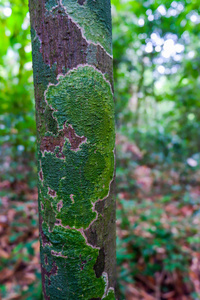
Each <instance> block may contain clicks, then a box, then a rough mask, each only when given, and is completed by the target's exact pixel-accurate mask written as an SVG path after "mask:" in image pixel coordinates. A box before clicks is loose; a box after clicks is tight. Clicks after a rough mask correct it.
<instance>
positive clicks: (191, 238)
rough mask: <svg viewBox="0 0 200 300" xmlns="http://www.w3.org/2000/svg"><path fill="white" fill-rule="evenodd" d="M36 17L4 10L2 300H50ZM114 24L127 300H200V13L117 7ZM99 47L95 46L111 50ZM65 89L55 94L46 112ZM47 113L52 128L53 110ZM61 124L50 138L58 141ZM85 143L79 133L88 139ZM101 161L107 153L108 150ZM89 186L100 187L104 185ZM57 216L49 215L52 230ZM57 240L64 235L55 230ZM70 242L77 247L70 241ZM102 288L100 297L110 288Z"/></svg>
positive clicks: (15, 0) (118, 1)
mask: <svg viewBox="0 0 200 300" xmlns="http://www.w3.org/2000/svg"><path fill="white" fill-rule="evenodd" d="M54 2H56V1H52V3H54ZM65 2H68V1H65ZM49 3H50V2H49ZM91 3H92V2H90V1H88V5H92V4H91ZM80 9H81V8H80ZM91 9H93V8H92V6H91ZM27 12H28V4H27V1H25V0H12V1H11V0H10V1H7V0H2V1H1V4H0V17H1V19H2V22H1V25H0V38H1V41H3V43H2V44H1V47H0V91H1V93H0V100H1V106H0V131H1V135H0V145H1V148H0V157H1V158H0V164H1V166H0V177H1V183H0V187H1V191H0V197H1V198H0V209H1V211H2V214H1V218H0V230H1V231H0V234H1V242H0V243H1V244H0V256H1V257H2V259H1V264H0V282H1V284H0V291H1V294H2V298H3V299H15V298H14V297H17V296H18V297H21V298H20V299H26V300H27V299H28V300H29V299H30V300H33V299H42V298H41V284H40V280H41V279H40V269H39V264H38V262H39V247H38V229H37V228H38V220H37V201H36V198H37V190H36V159H35V152H36V130H35V118H34V100H33V79H32V64H31V46H30V29H29V17H28V14H27ZM112 14H113V54H114V81H115V109H116V129H117V200H118V203H117V227H118V230H117V233H118V237H117V262H118V266H117V272H118V283H119V290H120V299H126V300H129V299H135V300H137V299H138V300H139V299H152V300H153V299H157V300H158V299H161V300H163V299H173V300H176V299H179V298H181V297H184V296H185V297H186V299H195V300H196V299H198V297H199V294H200V288H199V283H198V280H199V276H200V274H199V267H198V266H199V263H200V250H199V249H200V233H199V228H200V227H199V225H200V219H199V216H200V204H199V203H200V201H199V200H200V189H199V183H200V180H199V167H200V150H199V149H200V145H199V143H200V142H199V141H200V102H199V94H200V77H199V73H200V58H199V52H200V39H199V36H200V8H199V3H198V1H196V0H191V1H183V0H182V1H167V0H165V1H159V0H155V1H142V0H140V1H133V0H127V1H122V0H113V1H112ZM75 17H76V16H75V15H74V18H75ZM102 26H105V24H104V22H103V20H102ZM99 34H100V33H99ZM88 39H89V40H90V37H89V32H88ZM99 39H100V40H97V41H96V42H99V43H100V44H101V43H102V42H101V39H102V37H99ZM108 48H109V47H108ZM107 51H109V49H108V50H107ZM47 71H48V70H47ZM50 76H51V74H50ZM98 76H100V73H98ZM64 78H65V77H63V78H61V79H60V82H62V80H64ZM55 84H56V83H55ZM104 84H105V81H104ZM54 88H55V86H51V87H50V88H49V90H48V92H47V101H51V100H50V91H51V92H52V93H53V90H54ZM97 88H98V87H97ZM106 89H108V87H107V85H106V84H105V91H106ZM48 97H49V98H48ZM48 99H49V100H48ZM78 99H79V97H78ZM80 101H81V98H80ZM102 101H103V98H102ZM107 109H110V108H107ZM45 113H46V115H45V116H47V117H48V116H49V115H50V114H51V113H52V111H51V110H49V111H47V112H45ZM66 113H67V112H66ZM74 113H75V112H74ZM110 121H111V120H110ZM47 123H48V118H47ZM54 125H55V126H52V128H51V130H50V131H51V132H52V133H53V134H57V126H56V125H57V124H54ZM47 126H48V124H47ZM74 126H76V125H74ZM77 126H78V125H77ZM77 130H78V128H77ZM83 135H84V132H82V131H81V128H80V132H79V136H83ZM68 146H69V147H68V148H69V149H70V147H71V146H70V145H68ZM85 146H86V144H85V143H82V144H81V146H80V147H85ZM69 149H66V151H68V150H69ZM99 151H100V154H102V151H104V149H101V147H100V150H99ZM48 155H51V154H48ZM74 155H78V151H77V152H74ZM46 156H47V154H46ZM43 159H45V158H43ZM55 159H56V157H55ZM90 163H92V162H90ZM52 175H55V174H52ZM107 175H109V174H107ZM87 176H88V180H92V181H93V180H94V178H93V174H87ZM91 178H92V179H91ZM106 184H107V182H106ZM54 188H55V187H54ZM54 188H53V186H52V189H54ZM98 189H99V187H97V190H98ZM70 194H71V193H70ZM72 194H75V193H74V192H73V193H72ZM103 196H104V195H102V197H103ZM54 200H55V198H54ZM69 200H70V201H71V199H69ZM94 201H95V200H94ZM55 203H56V200H55ZM70 203H71V202H70ZM44 214H45V210H44ZM61 214H62V211H61ZM54 217H55V216H54V215H52V216H50V220H49V224H48V225H49V226H50V227H51V226H52V224H53V223H54V221H52V219H53V218H54ZM89 217H90V216H88V218H89ZM78 221H80V222H81V220H78ZM88 222H89V221H88ZM78 226H79V225H78ZM51 229H52V230H53V231H52V236H53V235H54V230H55V228H54V229H53V228H52V227H51ZM76 234H78V232H77V233H76ZM65 235H66V238H70V237H69V236H68V232H67V230H66V232H65ZM50 238H53V237H50ZM78 238H79V237H78ZM82 242H83V243H84V241H82ZM59 243H60V241H58V243H57V247H58V248H57V250H56V251H58V252H60V251H61V250H62V249H61V248H59V247H60V246H59ZM54 251H55V250H54ZM62 251H63V255H64V256H67V253H66V252H65V250H62ZM85 251H86V252H87V245H85ZM94 251H96V250H95V249H94ZM83 255H86V254H85V253H83ZM86 256H87V255H86ZM78 260H79V257H78V258H77V264H78V263H80V264H81V260H80V262H78ZM83 261H84V259H83ZM60 263H62V262H60ZM77 276H78V274H77ZM98 282H100V289H101V278H100V279H99V280H98ZM102 293H103V292H102ZM148 297H152V298H148ZM16 299H17V298H16ZM105 299H113V295H112V290H111V291H109V292H108V295H107V296H105Z"/></svg>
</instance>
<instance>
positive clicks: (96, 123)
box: [41, 66, 115, 228]
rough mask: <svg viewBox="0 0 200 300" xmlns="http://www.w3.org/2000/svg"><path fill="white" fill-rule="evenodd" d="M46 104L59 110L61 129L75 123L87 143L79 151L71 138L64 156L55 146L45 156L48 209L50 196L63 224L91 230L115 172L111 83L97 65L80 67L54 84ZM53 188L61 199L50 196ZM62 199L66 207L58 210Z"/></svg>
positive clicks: (44, 171)
mask: <svg viewBox="0 0 200 300" xmlns="http://www.w3.org/2000/svg"><path fill="white" fill-rule="evenodd" d="M46 102H47V103H48V105H49V106H51V108H52V109H53V110H54V112H53V116H54V118H55V119H56V120H57V123H58V127H59V130H61V129H62V128H63V126H64V124H65V125H66V126H67V125H69V124H70V125H71V126H72V127H73V129H74V130H75V132H76V134H77V135H79V136H84V137H86V139H87V142H85V143H83V144H82V145H81V146H80V149H79V150H78V151H72V150H71V145H70V143H69V141H68V140H67V139H66V142H65V145H64V147H63V154H64V156H65V159H60V158H58V157H57V155H56V150H55V151H54V152H53V153H52V152H45V153H44V154H43V155H41V164H42V171H43V177H44V180H43V188H42V189H43V193H42V194H43V196H42V202H43V204H44V207H45V206H46V203H47V202H46V200H45V199H46V198H47V197H48V198H49V199H51V203H52V206H53V208H54V210H55V212H56V218H57V219H60V220H61V222H62V225H64V226H66V225H69V226H70V227H76V228H81V227H83V228H87V227H88V226H89V225H90V223H91V222H92V221H93V220H94V219H95V217H96V212H94V211H93V210H92V207H93V203H95V202H96V201H97V200H99V199H103V198H104V197H106V196H107V195H108V193H109V187H110V182H111V181H112V178H113V172H114V153H113V150H114V141H115V135H114V114H113V111H114V106H113V97H112V92H111V89H110V85H109V83H107V81H105V79H104V77H103V75H102V74H101V73H100V72H99V71H97V70H95V69H94V68H93V67H90V66H80V67H79V68H78V69H74V70H72V71H70V72H69V73H68V74H67V75H66V76H62V77H60V78H59V83H58V84H57V85H50V86H49V88H48V90H47V92H46ZM48 187H49V188H50V189H52V190H54V191H55V192H56V194H57V196H56V197H54V198H52V197H50V196H49V195H47V188H48ZM70 195H73V200H74V201H72V200H71V197H70ZM61 200H62V201H63V207H62V208H61V209H60V211H56V210H57V204H58V202H59V201H61Z"/></svg>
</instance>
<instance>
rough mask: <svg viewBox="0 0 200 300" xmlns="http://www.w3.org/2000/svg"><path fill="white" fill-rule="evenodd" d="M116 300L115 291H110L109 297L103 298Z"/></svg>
mask: <svg viewBox="0 0 200 300" xmlns="http://www.w3.org/2000/svg"><path fill="white" fill-rule="evenodd" d="M115 299H116V298H115V293H114V290H113V289H109V291H108V294H107V296H106V297H104V298H103V300H115Z"/></svg>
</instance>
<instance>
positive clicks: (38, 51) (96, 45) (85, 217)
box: [29, 0, 116, 300]
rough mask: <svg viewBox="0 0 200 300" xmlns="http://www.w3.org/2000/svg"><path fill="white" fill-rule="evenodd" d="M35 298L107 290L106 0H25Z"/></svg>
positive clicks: (110, 127) (109, 105) (110, 133)
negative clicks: (31, 97) (34, 159)
mask: <svg viewBox="0 0 200 300" xmlns="http://www.w3.org/2000/svg"><path fill="white" fill-rule="evenodd" d="M29 7H30V17H31V35H32V48H33V71H34V86H35V99H36V120H37V134H38V182H39V184H38V187H39V192H38V193H39V214H40V239H41V264H42V281H43V294H44V298H45V299H51V300H54V299H65V300H77V299H84V300H87V299H88V300H92V299H105V300H114V299H116V298H115V275H116V272H115V200H114V197H113V183H114V144H115V133H114V103H113V80H112V47H111V45H112V38H111V12H110V0H95V1H94V0H29Z"/></svg>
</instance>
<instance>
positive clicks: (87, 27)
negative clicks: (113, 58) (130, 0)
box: [46, 0, 112, 54]
mask: <svg viewBox="0 0 200 300" xmlns="http://www.w3.org/2000/svg"><path fill="white" fill-rule="evenodd" d="M62 4H63V6H64V7H65V8H66V12H67V14H68V15H69V16H70V17H71V18H72V19H73V20H74V21H75V22H76V23H77V24H78V25H79V26H80V27H81V28H82V30H83V33H84V36H85V37H86V39H87V40H89V41H91V42H93V43H95V44H100V45H101V46H102V47H103V48H104V49H105V50H106V51H107V52H108V53H110V54H112V34H111V32H112V30H111V13H110V0H104V1H102V0H96V1H94V0H87V1H86V2H85V4H84V5H80V4H78V0H62ZM53 6H55V1H54V0H51V1H48V2H47V3H46V8H47V9H49V10H50V9H51V8H52V7H53Z"/></svg>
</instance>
